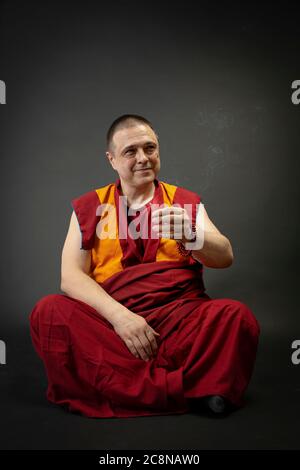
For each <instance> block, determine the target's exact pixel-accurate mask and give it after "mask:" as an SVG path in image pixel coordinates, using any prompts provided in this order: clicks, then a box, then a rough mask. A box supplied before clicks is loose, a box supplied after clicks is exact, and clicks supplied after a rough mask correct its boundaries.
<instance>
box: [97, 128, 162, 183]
mask: <svg viewBox="0 0 300 470" xmlns="http://www.w3.org/2000/svg"><path fill="white" fill-rule="evenodd" d="M106 156H107V158H108V159H109V161H110V164H111V166H112V167H113V169H114V170H115V171H117V173H118V174H119V177H120V180H121V182H124V183H125V184H127V185H130V186H133V187H136V188H138V187H142V186H147V185H148V184H151V183H152V182H153V181H154V179H155V178H156V176H157V174H158V172H159V170H160V157H159V144H158V139H157V137H156V134H155V133H154V132H153V130H152V129H151V127H149V126H147V125H145V124H137V125H136V126H134V127H128V128H125V129H120V130H119V131H117V132H116V133H115V135H114V138H113V151H112V152H106Z"/></svg>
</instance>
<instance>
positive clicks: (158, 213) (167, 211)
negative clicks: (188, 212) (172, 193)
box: [151, 207, 185, 220]
mask: <svg viewBox="0 0 300 470" xmlns="http://www.w3.org/2000/svg"><path fill="white" fill-rule="evenodd" d="M184 213H185V210H184V208H183V207H165V208H164V209H157V210H155V211H153V212H152V214H151V215H152V220H153V219H158V218H160V217H163V216H170V215H172V214H175V215H179V216H180V215H182V214H184Z"/></svg>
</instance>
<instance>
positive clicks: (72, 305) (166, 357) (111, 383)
mask: <svg viewBox="0 0 300 470" xmlns="http://www.w3.org/2000/svg"><path fill="white" fill-rule="evenodd" d="M149 204H150V203H148V205H147V207H149ZM146 209H147V208H146ZM143 243H144V244H143V247H142V245H141V241H133V240H131V242H130V243H129V246H128V247H127V248H128V251H127V252H126V253H124V258H123V261H124V259H125V260H127V263H126V262H125V264H124V266H125V267H124V269H123V270H122V271H119V272H117V273H116V274H114V275H113V276H111V277H110V278H108V279H107V280H105V282H103V283H102V284H101V286H102V287H103V288H104V289H105V290H106V291H107V292H108V293H109V294H110V295H111V296H112V297H114V298H115V299H116V300H117V301H119V302H120V303H122V304H123V305H125V306H126V307H127V308H128V309H129V310H131V311H132V312H134V313H136V314H139V315H142V316H143V317H144V318H145V319H146V321H147V323H148V324H149V325H150V326H151V327H152V328H153V329H154V330H155V331H157V332H158V333H160V336H159V337H156V338H157V344H158V351H157V354H156V356H155V357H153V358H152V359H150V360H149V361H147V362H146V361H144V360H142V359H140V358H136V357H135V356H134V355H133V354H132V353H131V352H130V351H129V349H128V348H127V346H126V345H125V343H124V342H123V340H122V339H121V338H120V337H119V336H118V335H117V334H116V332H115V331H114V328H113V326H112V325H111V324H110V323H109V322H108V321H107V320H106V319H105V318H104V317H103V316H101V315H100V314H99V313H98V312H97V311H96V310H95V309H94V308H93V307H91V306H90V305H87V304H86V303H84V302H82V301H80V300H78V299H74V298H71V297H69V296H67V295H62V294H52V295H47V296H45V297H43V298H42V299H40V300H39V301H38V302H37V304H36V305H35V306H34V308H33V310H32V312H31V314H30V325H31V336H32V340H33V344H34V346H35V348H36V351H37V353H38V354H39V356H40V358H41V359H42V360H43V362H44V365H45V368H46V372H47V377H48V389H47V398H48V400H49V401H51V402H53V403H56V404H59V405H65V406H66V407H67V408H68V409H69V410H70V411H74V412H80V413H82V414H83V415H85V416H88V417H105V418H107V417H131V416H147V415H162V414H165V415H166V414H174V413H185V412H187V411H188V410H189V409H190V402H189V399H190V398H200V397H204V396H207V395H222V396H223V397H225V398H227V400H229V401H230V402H231V403H232V404H234V405H236V406H242V405H243V403H244V399H243V397H244V392H245V390H246V388H247V386H248V384H249V381H250V378H251V375H252V372H253V367H254V363H255V357H256V351H257V345H258V338H259V331H260V328H259V324H258V322H257V320H256V318H255V317H254V315H253V313H252V312H251V310H250V309H249V308H248V306H247V305H245V304H244V303H242V302H240V301H238V300H232V299H228V298H223V299H211V298H210V297H209V296H208V295H207V294H206V293H205V287H204V284H203V280H202V268H203V267H202V264H201V263H199V262H196V261H195V260H192V261H191V264H183V263H182V262H181V261H160V262H156V261H151V259H147V262H145V259H146V256H149V253H150V252H151V249H150V245H147V244H148V243H149V244H151V243H153V242H152V241H151V240H147V241H146V242H145V240H144V241H143ZM123 249H124V245H123ZM140 251H142V253H141V252H140ZM134 259H135V261H134ZM128 260H130V262H128ZM143 260H144V262H143Z"/></svg>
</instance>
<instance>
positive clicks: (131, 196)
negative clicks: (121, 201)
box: [120, 178, 155, 206]
mask: <svg viewBox="0 0 300 470" xmlns="http://www.w3.org/2000/svg"><path fill="white" fill-rule="evenodd" d="M120 183H121V192H122V195H123V196H126V197H127V204H128V206H131V205H133V204H134V205H142V204H143V202H144V201H147V200H150V199H151V198H152V197H153V196H154V192H155V183H154V181H151V182H150V183H146V184H144V185H139V186H131V185H129V184H127V183H125V182H124V181H122V180H121V178H120Z"/></svg>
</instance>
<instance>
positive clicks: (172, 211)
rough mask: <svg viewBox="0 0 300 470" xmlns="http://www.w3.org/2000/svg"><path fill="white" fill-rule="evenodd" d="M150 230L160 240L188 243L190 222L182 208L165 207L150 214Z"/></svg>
mask: <svg viewBox="0 0 300 470" xmlns="http://www.w3.org/2000/svg"><path fill="white" fill-rule="evenodd" d="M152 230H153V232H154V233H158V234H159V236H160V237H162V238H171V239H174V240H177V241H178V242H181V243H187V242H190V241H191V240H192V238H193V235H192V222H191V219H190V217H189V215H188V213H187V211H186V209H184V208H183V207H176V206H167V207H164V208H163V209H156V210H155V211H153V212H152Z"/></svg>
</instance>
